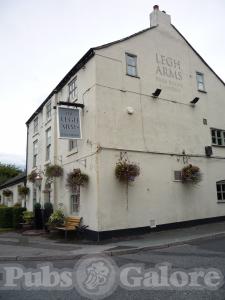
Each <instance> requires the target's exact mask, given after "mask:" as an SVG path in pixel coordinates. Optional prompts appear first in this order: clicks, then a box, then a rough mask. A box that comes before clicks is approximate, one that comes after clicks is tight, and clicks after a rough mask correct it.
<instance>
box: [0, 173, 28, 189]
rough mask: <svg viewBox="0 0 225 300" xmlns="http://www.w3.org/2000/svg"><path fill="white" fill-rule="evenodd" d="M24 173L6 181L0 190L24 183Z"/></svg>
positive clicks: (0, 186)
mask: <svg viewBox="0 0 225 300" xmlns="http://www.w3.org/2000/svg"><path fill="white" fill-rule="evenodd" d="M26 177H27V176H26V173H21V174H19V175H17V176H15V177H13V178H10V179H9V180H7V181H6V182H4V183H3V184H2V185H0V190H2V189H4V188H7V187H10V186H12V185H15V184H17V183H19V182H25V180H26Z"/></svg>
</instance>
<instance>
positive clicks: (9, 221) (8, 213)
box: [0, 207, 26, 228]
mask: <svg viewBox="0 0 225 300" xmlns="http://www.w3.org/2000/svg"><path fill="white" fill-rule="evenodd" d="M24 210H26V208H23V207H0V228H18V227H19V226H20V225H19V224H20V223H22V222H23V220H22V213H23V211H24Z"/></svg>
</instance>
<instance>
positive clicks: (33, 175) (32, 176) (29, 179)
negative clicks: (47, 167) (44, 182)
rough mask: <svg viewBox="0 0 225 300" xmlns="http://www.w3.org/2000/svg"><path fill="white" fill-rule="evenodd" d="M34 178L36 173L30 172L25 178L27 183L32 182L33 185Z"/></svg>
mask: <svg viewBox="0 0 225 300" xmlns="http://www.w3.org/2000/svg"><path fill="white" fill-rule="evenodd" d="M36 177H37V172H36V171H32V172H31V173H30V174H29V175H28V176H27V179H28V181H30V182H32V183H35V180H36Z"/></svg>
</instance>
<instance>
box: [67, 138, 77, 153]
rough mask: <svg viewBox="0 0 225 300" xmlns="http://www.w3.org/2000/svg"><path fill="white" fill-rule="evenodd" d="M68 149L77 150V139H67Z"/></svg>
mask: <svg viewBox="0 0 225 300" xmlns="http://www.w3.org/2000/svg"><path fill="white" fill-rule="evenodd" d="M68 150H69V152H72V151H77V140H74V139H73V140H69V141H68Z"/></svg>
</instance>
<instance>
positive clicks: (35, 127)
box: [33, 117, 38, 134]
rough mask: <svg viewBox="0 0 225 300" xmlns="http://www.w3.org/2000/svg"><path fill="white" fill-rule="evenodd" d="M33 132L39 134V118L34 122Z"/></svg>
mask: <svg viewBox="0 0 225 300" xmlns="http://www.w3.org/2000/svg"><path fill="white" fill-rule="evenodd" d="M33 125H34V127H33V130H34V134H35V133H37V132H38V117H36V118H34V122H33Z"/></svg>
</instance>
